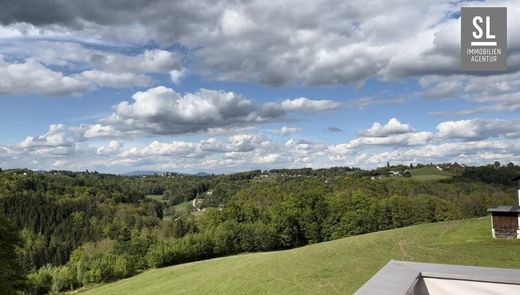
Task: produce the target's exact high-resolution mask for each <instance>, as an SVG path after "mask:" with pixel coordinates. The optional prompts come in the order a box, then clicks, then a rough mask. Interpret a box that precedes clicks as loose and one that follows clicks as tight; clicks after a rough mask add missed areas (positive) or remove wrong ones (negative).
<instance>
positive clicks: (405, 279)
mask: <svg viewBox="0 0 520 295" xmlns="http://www.w3.org/2000/svg"><path fill="white" fill-rule="evenodd" d="M421 278H437V279H451V280H465V281H477V282H488V283H501V284H516V285H520V270H518V269H506V268H492V267H477V266H462V265H450V264H436V263H420V262H407V261H395V260H391V261H390V262H388V263H387V264H386V265H385V266H384V267H383V268H382V269H381V270H379V272H377V273H376V274H375V275H374V276H373V277H372V278H371V279H370V280H368V282H366V283H365V284H364V285H363V286H362V287H361V288H359V290H357V291H356V293H355V294H357V295H376V294H386V295H403V294H411V293H412V292H413V288H414V287H415V285H416V283H417V282H418V280H419V279H421Z"/></svg>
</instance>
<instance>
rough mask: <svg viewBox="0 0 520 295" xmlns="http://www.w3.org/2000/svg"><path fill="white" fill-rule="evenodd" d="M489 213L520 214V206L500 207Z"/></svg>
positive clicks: (490, 210) (492, 209)
mask: <svg viewBox="0 0 520 295" xmlns="http://www.w3.org/2000/svg"><path fill="white" fill-rule="evenodd" d="M488 212H511V213H520V206H498V207H496V208H491V209H488Z"/></svg>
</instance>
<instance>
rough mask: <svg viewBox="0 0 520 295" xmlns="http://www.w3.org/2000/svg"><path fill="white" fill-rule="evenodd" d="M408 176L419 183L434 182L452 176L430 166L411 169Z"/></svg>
mask: <svg viewBox="0 0 520 295" xmlns="http://www.w3.org/2000/svg"><path fill="white" fill-rule="evenodd" d="M410 174H412V179H415V180H419V181H435V180H441V179H446V178H450V177H452V176H453V174H452V173H450V172H448V171H441V170H439V169H437V168H436V167H432V166H426V167H422V168H417V169H412V170H410Z"/></svg>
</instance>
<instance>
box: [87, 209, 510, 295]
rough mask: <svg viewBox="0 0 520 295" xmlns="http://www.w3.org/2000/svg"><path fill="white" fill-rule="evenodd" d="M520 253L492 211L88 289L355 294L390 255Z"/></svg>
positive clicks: (461, 260)
mask: <svg viewBox="0 0 520 295" xmlns="http://www.w3.org/2000/svg"><path fill="white" fill-rule="evenodd" d="M519 253H520V241H516V240H515V241H511V240H494V239H493V238H492V237H491V233H490V221H489V217H488V218H481V219H471V220H462V221H451V222H445V223H436V224H423V225H418V226H412V227H407V228H400V229H395V230H389V231H383V232H377V233H371V234H367V235H361V236H355V237H349V238H343V239H339V240H335V241H331V242H326V243H320V244H314V245H310V246H306V247H302V248H298V249H293V250H287V251H278V252H267V253H256V254H244V255H236V256H230V257H224V258H218V259H212V260H207V261H200V262H195V263H188V264H182V265H177V266H172V267H166V268H161V269H155V270H151V271H147V272H145V273H143V274H140V275H138V276H135V277H132V278H128V279H125V280H121V281H117V282H114V283H111V284H106V285H102V286H98V287H95V288H92V289H90V290H83V292H84V293H83V292H82V294H92V295H94V294H266V293H268V294H349V293H353V292H355V291H356V290H357V289H358V288H359V287H360V286H361V285H363V284H364V282H365V281H367V280H368V279H369V278H370V277H371V276H372V275H373V274H375V273H376V272H377V271H378V270H379V269H380V268H381V267H382V266H383V265H385V264H386V263H387V262H388V261H389V260H391V259H395V260H411V261H422V262H437V263H451V264H465V265H479V266H494V267H507V268H520V255H518V254H519Z"/></svg>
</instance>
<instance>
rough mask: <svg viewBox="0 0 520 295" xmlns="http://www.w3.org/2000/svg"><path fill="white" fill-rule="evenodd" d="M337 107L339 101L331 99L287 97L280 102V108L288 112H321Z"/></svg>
mask: <svg viewBox="0 0 520 295" xmlns="http://www.w3.org/2000/svg"><path fill="white" fill-rule="evenodd" d="M338 107H339V103H337V102H335V101H333V100H311V99H308V98H305V97H299V98H295V99H287V100H284V101H283V102H282V109H283V110H285V111H288V112H322V111H330V110H334V109H337V108H338Z"/></svg>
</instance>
